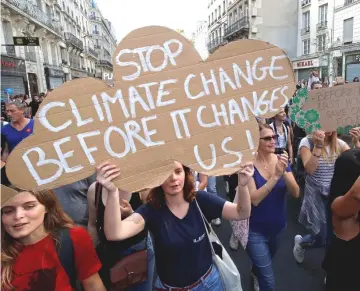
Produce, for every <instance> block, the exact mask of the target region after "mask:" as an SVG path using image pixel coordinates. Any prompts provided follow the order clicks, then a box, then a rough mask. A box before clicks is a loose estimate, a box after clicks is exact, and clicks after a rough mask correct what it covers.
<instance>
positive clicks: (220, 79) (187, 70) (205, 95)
mask: <svg viewBox="0 0 360 291" xmlns="http://www.w3.org/2000/svg"><path fill="white" fill-rule="evenodd" d="M113 63H114V83H113V84H114V86H113V87H109V86H107V85H106V84H105V83H104V82H103V81H101V80H97V79H93V78H85V79H78V80H74V81H70V82H66V83H65V84H63V85H62V86H61V87H59V88H57V89H55V90H54V91H53V92H51V94H49V95H48V97H47V98H46V99H45V101H44V102H43V104H42V105H41V108H40V109H39V111H38V113H37V115H36V117H35V128H34V134H33V135H32V136H30V137H29V138H27V139H25V140H24V141H23V142H22V143H21V144H19V146H18V147H16V148H15V150H14V151H13V152H12V153H11V155H10V157H9V159H8V163H7V169H6V170H7V174H8V176H9V178H10V181H11V182H12V183H13V184H15V185H16V186H18V187H21V188H27V189H28V188H53V187H58V186H61V185H65V184H69V183H72V182H75V181H78V180H80V179H83V178H85V177H88V176H89V175H91V174H92V173H94V170H95V169H94V167H95V166H96V165H97V164H99V163H101V162H103V161H104V160H111V161H112V162H114V163H116V164H118V165H120V167H121V170H122V175H121V177H120V178H119V179H118V180H117V181H116V185H117V186H121V187H122V188H124V189H127V190H129V191H135V190H139V189H144V188H148V187H154V186H157V185H159V184H160V183H162V182H163V181H164V180H165V179H166V177H167V176H168V175H169V173H170V171H171V170H172V169H173V161H174V160H176V161H179V162H181V163H183V164H185V165H187V166H189V167H191V168H192V169H194V170H196V171H198V172H202V173H206V174H211V175H224V174H231V173H233V172H235V171H236V170H237V169H239V166H240V163H242V162H245V161H249V160H252V155H253V152H254V151H255V150H256V147H257V144H258V140H259V133H258V129H257V123H256V120H255V116H256V115H257V116H262V117H271V116H274V115H275V114H276V112H278V110H279V109H280V108H281V107H284V106H285V105H286V104H287V102H288V97H289V96H291V95H292V93H293V92H294V90H295V78H294V74H293V70H292V67H291V63H290V61H289V59H288V58H287V57H286V55H285V54H284V52H283V51H282V50H281V49H279V48H278V47H275V46H273V45H271V44H268V43H266V42H262V41H258V40H241V41H236V42H231V43H230V44H228V45H226V46H224V47H221V48H220V49H218V50H217V51H216V52H215V53H214V54H212V55H211V56H210V57H209V58H208V59H207V60H206V61H205V62H204V61H202V59H201V57H200V55H199V54H198V52H197V51H196V50H195V48H194V47H193V46H192V44H191V43H190V42H189V41H188V40H187V39H185V38H184V37H183V36H182V35H180V34H179V33H177V32H175V31H173V30H170V29H168V28H165V27H157V26H151V27H145V28H141V29H137V30H134V31H132V32H131V33H130V34H128V35H127V36H126V37H125V39H124V40H123V41H121V43H120V44H119V46H118V47H117V49H116V51H115V53H114V56H113Z"/></svg>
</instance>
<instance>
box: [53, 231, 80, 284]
mask: <svg viewBox="0 0 360 291" xmlns="http://www.w3.org/2000/svg"><path fill="white" fill-rule="evenodd" d="M56 234H57V237H58V238H59V243H56V252H57V255H58V257H59V260H60V263H61V265H62V267H63V268H64V270H65V272H66V274H67V275H68V277H69V280H70V284H71V287H73V288H74V289H75V290H77V287H78V286H77V283H76V282H77V274H76V268H75V263H74V246H73V242H72V240H71V237H70V231H69V229H68V228H65V227H64V228H61V229H59V230H58V231H57V232H56Z"/></svg>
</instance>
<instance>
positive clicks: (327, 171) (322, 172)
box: [299, 137, 346, 186]
mask: <svg viewBox="0 0 360 291" xmlns="http://www.w3.org/2000/svg"><path fill="white" fill-rule="evenodd" d="M337 142H338V145H339V146H340V148H341V149H342V148H343V147H344V146H345V145H346V142H344V141H343V140H341V139H337ZM302 147H307V148H308V149H309V150H310V149H311V148H310V143H309V140H308V138H307V137H304V138H303V139H302V140H301V142H300V145H299V150H300V149H301V148H302ZM325 151H326V153H327V155H326V156H325V157H323V156H321V157H320V158H319V160H318V167H317V168H316V170H315V172H314V173H313V174H312V177H313V178H314V179H315V180H316V181H318V182H319V183H320V184H322V185H323V186H329V185H330V184H331V180H332V178H333V175H334V168H335V161H336V159H337V157H338V156H339V154H340V153H335V154H334V155H333V156H332V157H331V156H330V146H326V147H325ZM340 152H341V151H340Z"/></svg>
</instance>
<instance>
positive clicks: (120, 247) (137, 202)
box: [95, 184, 148, 256]
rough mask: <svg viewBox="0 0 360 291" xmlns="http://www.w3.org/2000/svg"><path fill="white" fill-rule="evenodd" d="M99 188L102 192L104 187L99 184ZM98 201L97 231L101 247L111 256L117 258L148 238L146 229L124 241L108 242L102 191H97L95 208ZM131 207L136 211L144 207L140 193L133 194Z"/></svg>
mask: <svg viewBox="0 0 360 291" xmlns="http://www.w3.org/2000/svg"><path fill="white" fill-rule="evenodd" d="M97 187H100V188H101V190H102V185H100V184H98V185H97V186H96V188H97ZM98 193H101V197H97V195H98ZM97 199H99V200H97ZM96 201H99V205H98V209H97V213H96V229H97V234H98V238H99V242H100V245H102V246H106V250H107V251H106V253H112V254H110V255H112V256H116V254H115V253H121V252H123V251H125V250H127V249H128V248H130V247H131V246H133V245H136V244H137V243H139V242H141V241H143V240H144V239H145V238H146V235H147V233H148V232H147V230H146V229H144V230H143V231H141V232H140V233H138V234H137V235H135V236H133V237H131V238H128V239H125V240H122V241H108V240H107V239H106V236H105V233H104V213H105V206H104V204H103V202H102V191H100V190H98V191H95V206H96ZM130 205H131V207H132V209H133V210H136V209H137V208H139V207H140V206H141V205H142V202H141V199H140V194H139V193H133V194H132V195H131V199H130ZM113 252H115V253H113Z"/></svg>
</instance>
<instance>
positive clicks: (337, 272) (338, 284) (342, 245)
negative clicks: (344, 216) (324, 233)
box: [323, 233, 360, 291]
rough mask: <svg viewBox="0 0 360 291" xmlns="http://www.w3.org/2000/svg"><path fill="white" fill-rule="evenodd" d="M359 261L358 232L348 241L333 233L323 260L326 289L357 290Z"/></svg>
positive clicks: (337, 290)
mask: <svg viewBox="0 0 360 291" xmlns="http://www.w3.org/2000/svg"><path fill="white" fill-rule="evenodd" d="M359 262H360V233H359V234H358V235H357V236H356V237H354V238H353V239H351V240H349V241H345V240H342V239H341V238H338V237H337V236H336V235H333V236H332V239H331V243H330V246H329V249H328V251H327V253H326V255H325V259H324V262H323V268H324V270H325V271H326V273H327V276H326V290H328V291H339V290H341V291H359V290H360V277H359Z"/></svg>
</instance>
